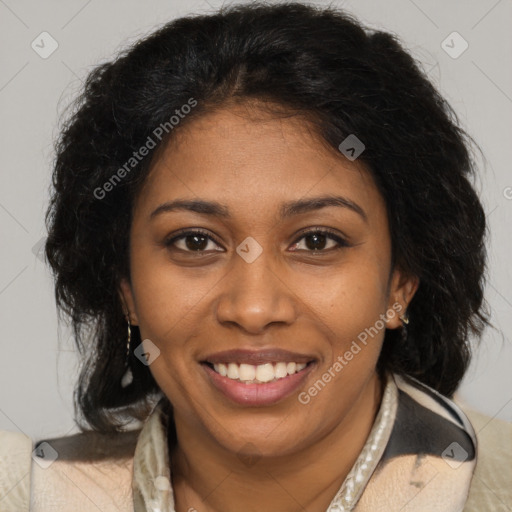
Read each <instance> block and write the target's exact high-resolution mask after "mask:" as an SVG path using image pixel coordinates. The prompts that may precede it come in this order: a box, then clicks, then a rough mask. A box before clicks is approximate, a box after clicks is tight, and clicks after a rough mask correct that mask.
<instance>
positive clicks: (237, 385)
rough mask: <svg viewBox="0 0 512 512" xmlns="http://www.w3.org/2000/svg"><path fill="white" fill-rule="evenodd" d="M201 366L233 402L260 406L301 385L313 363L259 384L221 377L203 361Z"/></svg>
mask: <svg viewBox="0 0 512 512" xmlns="http://www.w3.org/2000/svg"><path fill="white" fill-rule="evenodd" d="M201 366H202V367H203V368H204V369H205V371H206V374H207V375H208V377H209V378H210V382H211V383H212V384H213V385H214V386H215V387H216V388H217V389H218V390H219V391H221V392H222V393H223V394H224V395H225V396H226V397H228V398H229V399H230V400H232V401H233V402H235V403H237V404H239V405H247V406H262V405H272V404H275V403H276V402H279V401H280V400H283V399H284V398H286V397H287V396H289V395H291V394H292V393H293V392H294V391H295V390H297V388H299V387H300V386H301V385H302V383H303V382H304V380H305V379H306V377H307V375H308V374H309V373H310V372H311V370H312V369H313V366H314V363H309V364H308V365H307V366H306V367H305V368H304V369H302V370H301V371H300V372H297V373H294V374H293V375H288V376H287V377H283V378H282V379H279V380H276V381H275V382H266V383H261V384H245V382H239V381H237V380H233V379H229V378H228V377H223V376H222V375H220V374H219V373H217V372H216V371H215V370H213V368H210V366H208V365H207V364H205V363H203V364H202V365H201Z"/></svg>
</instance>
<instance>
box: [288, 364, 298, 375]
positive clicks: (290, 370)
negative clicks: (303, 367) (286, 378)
mask: <svg viewBox="0 0 512 512" xmlns="http://www.w3.org/2000/svg"><path fill="white" fill-rule="evenodd" d="M296 368H297V365H296V364H295V363H288V364H287V365H286V371H287V372H288V373H289V374H290V375H291V374H292V373H295V370H296Z"/></svg>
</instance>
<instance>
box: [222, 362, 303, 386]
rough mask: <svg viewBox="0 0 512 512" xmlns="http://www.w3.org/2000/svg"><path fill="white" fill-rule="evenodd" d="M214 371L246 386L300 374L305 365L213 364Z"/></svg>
mask: <svg viewBox="0 0 512 512" xmlns="http://www.w3.org/2000/svg"><path fill="white" fill-rule="evenodd" d="M213 368H214V370H215V371H216V372H217V373H219V374H220V375H222V376H223V377H228V378H230V379H233V380H240V381H242V382H245V383H246V384H250V383H262V382H270V381H272V380H278V379H283V378H284V377H287V376H288V375H293V374H294V373H297V372H300V371H301V370H303V369H304V368H306V363H294V362H290V363H285V362H279V363H275V364H272V363H265V364H260V365H258V366H255V365H252V364H245V363H242V364H240V365H238V364H236V363H228V364H223V363H219V364H214V365H213Z"/></svg>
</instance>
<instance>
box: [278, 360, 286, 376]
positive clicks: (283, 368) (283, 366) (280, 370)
mask: <svg viewBox="0 0 512 512" xmlns="http://www.w3.org/2000/svg"><path fill="white" fill-rule="evenodd" d="M287 375H288V371H287V370H286V363H282V362H281V363H277V364H276V379H282V378H283V377H286V376H287Z"/></svg>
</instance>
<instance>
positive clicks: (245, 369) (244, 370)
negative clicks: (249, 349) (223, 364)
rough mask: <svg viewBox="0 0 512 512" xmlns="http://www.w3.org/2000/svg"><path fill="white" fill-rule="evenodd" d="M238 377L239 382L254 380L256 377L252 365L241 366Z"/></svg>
mask: <svg viewBox="0 0 512 512" xmlns="http://www.w3.org/2000/svg"><path fill="white" fill-rule="evenodd" d="M238 375H239V378H240V380H254V378H255V377H256V368H255V367H254V366H253V365H252V364H241V365H240V370H239V371H238Z"/></svg>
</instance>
